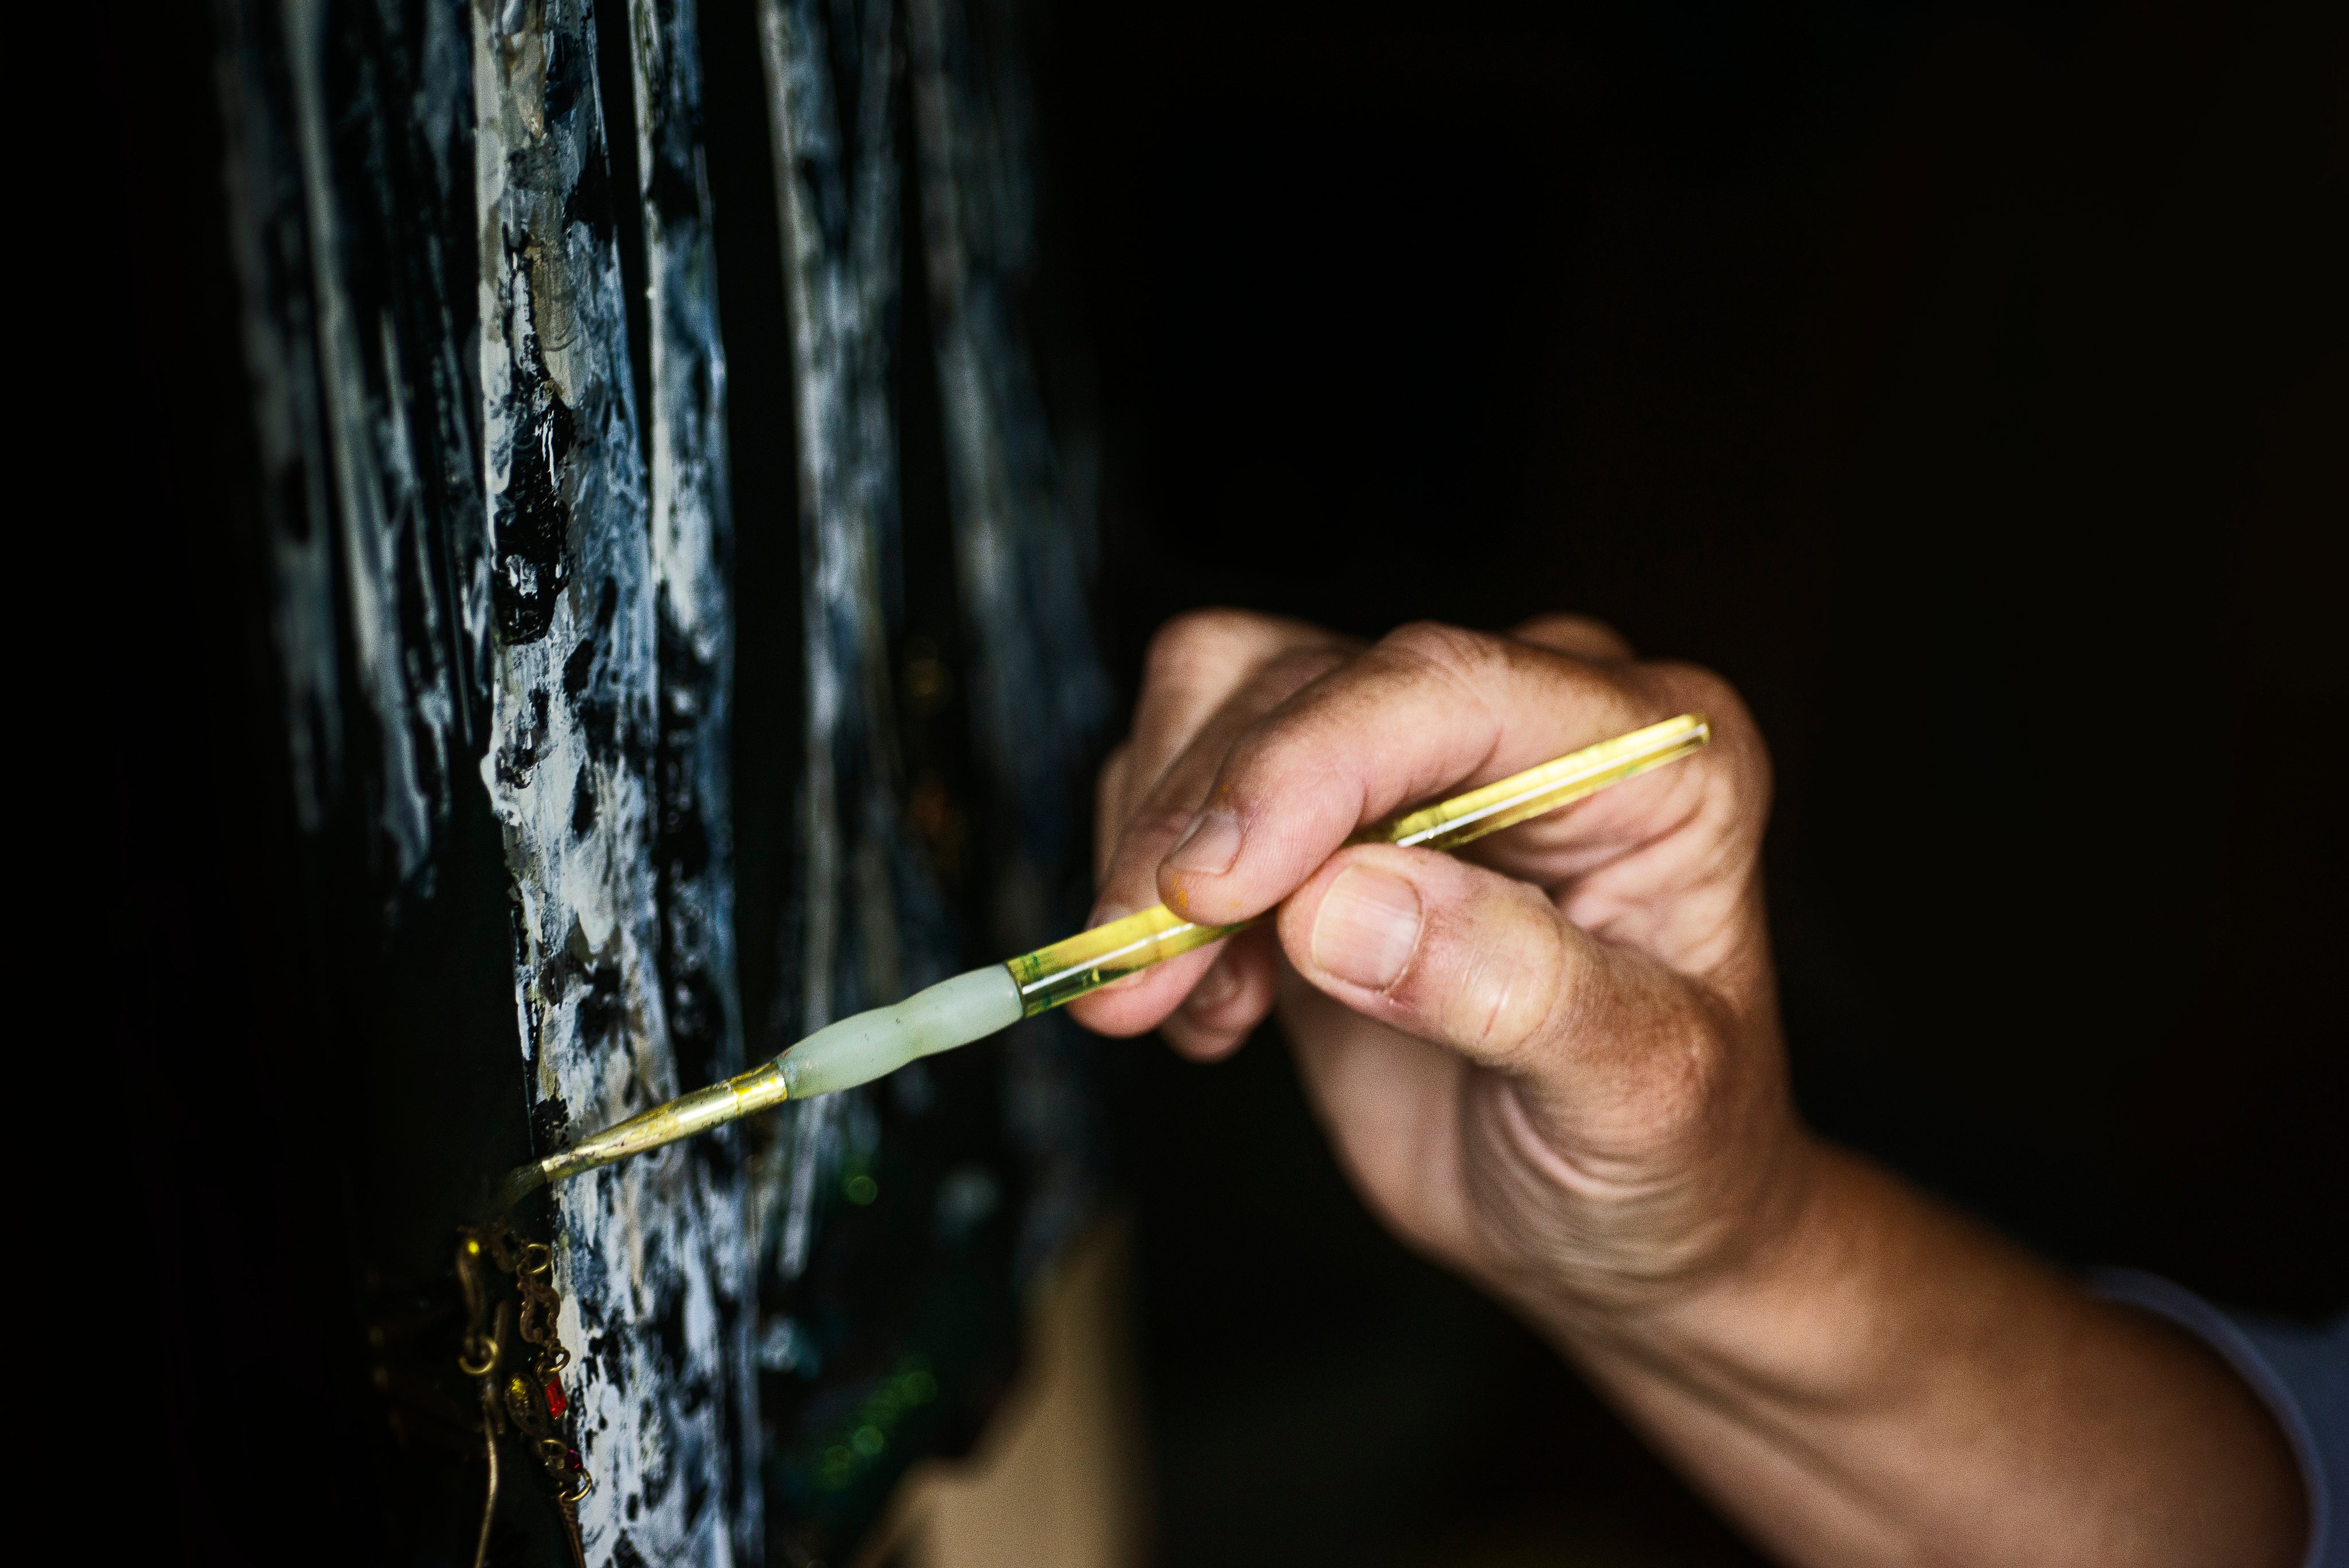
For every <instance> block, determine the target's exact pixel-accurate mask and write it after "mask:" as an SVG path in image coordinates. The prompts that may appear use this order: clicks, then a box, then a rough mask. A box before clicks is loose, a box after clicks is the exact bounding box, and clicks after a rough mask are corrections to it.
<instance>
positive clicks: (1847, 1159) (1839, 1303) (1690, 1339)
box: [1539, 1124, 1897, 1400]
mask: <svg viewBox="0 0 2349 1568" xmlns="http://www.w3.org/2000/svg"><path fill="white" fill-rule="evenodd" d="M1757 1175H1758V1179H1756V1180H1755V1181H1754V1184H1753V1188H1752V1190H1751V1191H1750V1193H1749V1194H1748V1195H1747V1196H1746V1199H1745V1200H1744V1202H1742V1203H1740V1204H1738V1205H1736V1206H1735V1208H1734V1209H1733V1210H1732V1212H1731V1213H1729V1214H1726V1215H1724V1216H1723V1219H1722V1220H1720V1221H1719V1223H1720V1225H1721V1231H1722V1233H1721V1234H1720V1235H1719V1237H1718V1238H1717V1239H1715V1241H1713V1244H1712V1245H1711V1246H1709V1247H1708V1248H1706V1249H1704V1250H1703V1251H1702V1253H1701V1254H1700V1255H1699V1256H1698V1257H1697V1258H1696V1259H1695V1260H1694V1261H1692V1262H1691V1263H1690V1264H1688V1265H1687V1266H1685V1267H1682V1268H1680V1269H1676V1270H1672V1271H1670V1272H1663V1273H1661V1274H1659V1275H1658V1276H1656V1277H1654V1278H1652V1279H1651V1280H1649V1281H1647V1282H1644V1288H1640V1289H1636V1290H1620V1291H1613V1292H1596V1291H1591V1290H1589V1289H1587V1288H1585V1289H1579V1290H1567V1291H1557V1292H1554V1293H1551V1294H1550V1295H1549V1297H1548V1298H1547V1303H1545V1305H1546V1310H1544V1311H1542V1312H1541V1313H1540V1314H1539V1315H1540V1318H1541V1320H1542V1324H1543V1326H1544V1327H1545V1328H1546V1329H1547V1331H1548V1332H1549V1333H1550V1334H1551V1336H1552V1337H1553V1338H1554V1339H1555V1340H1556V1341H1557V1342H1558V1343H1559V1344H1560V1345H1561V1347H1562V1348H1564V1349H1566V1350H1567V1351H1568V1354H1569V1355H1573V1356H1575V1358H1576V1359H1578V1360H1587V1359H1589V1358H1594V1357H1595V1358H1602V1359H1607V1360H1629V1361H1632V1362H1637V1363H1640V1364H1641V1365H1643V1366H1646V1367H1648V1368H1649V1369H1650V1370H1651V1371H1653V1372H1661V1373H1663V1374H1665V1375H1666V1376H1671V1378H1672V1380H1673V1381H1675V1382H1678V1383H1682V1384H1683V1385H1687V1386H1702V1387H1705V1388H1708V1389H1711V1390H1713V1391H1716V1392H1722V1393H1727V1392H1730V1391H1731V1390H1733V1389H1734V1388H1736V1387H1738V1386H1754V1387H1767V1388H1769V1389H1772V1390H1775V1391H1777V1392H1780V1393H1784V1394H1787V1395H1793V1396H1797V1397H1803V1398H1805V1399H1806V1400H1811V1399H1818V1398H1822V1397H1833V1396H1834V1395H1835V1393H1836V1392H1837V1390H1839V1389H1843V1388H1858V1387H1870V1388H1874V1389H1878V1390H1879V1391H1880V1390H1881V1388H1882V1387H1883V1376H1884V1373H1885V1370H1886V1365H1885V1364H1886V1363H1887V1362H1888V1361H1889V1356H1887V1355H1883V1354H1881V1353H1880V1352H1879V1349H1878V1337H1879V1334H1880V1331H1881V1330H1882V1329H1883V1327H1884V1326H1885V1325H1884V1324H1883V1323H1882V1321H1881V1317H1880V1315H1879V1313H1878V1307H1879V1306H1880V1304H1881V1303H1882V1300H1883V1296H1884V1286H1883V1278H1884V1276H1885V1275H1886V1273H1887V1272H1889V1267H1888V1265H1889V1260H1888V1257H1887V1251H1888V1239H1887V1237H1888V1228H1887V1225H1886V1221H1885V1218H1884V1216H1883V1215H1882V1213H1881V1212H1880V1209H1881V1204H1880V1201H1879V1199H1880V1196H1881V1195H1880V1194H1879V1193H1878V1192H1877V1191H1875V1190H1873V1189H1875V1188H1876V1187H1877V1186H1878V1183H1879V1182H1880V1178H1878V1177H1877V1176H1876V1173H1875V1172H1874V1171H1872V1170H1871V1169H1869V1168H1868V1167H1867V1166H1866V1165H1865V1164H1864V1163H1862V1162H1860V1161H1858V1160H1857V1159H1855V1158H1853V1157H1852V1156H1850V1155H1848V1154H1847V1153H1845V1152H1844V1151H1842V1150H1840V1149H1837V1148H1836V1147H1834V1146H1832V1145H1829V1144H1826V1143H1824V1142H1822V1141H1821V1140H1820V1139H1818V1138H1817V1137H1815V1136H1814V1135H1813V1134H1811V1133H1810V1131H1809V1130H1808V1129H1807V1128H1805V1127H1801V1126H1800V1125H1799V1124H1791V1125H1790V1127H1789V1128H1788V1131H1787V1133H1786V1136H1785V1138H1784V1140H1783V1143H1782V1144H1781V1146H1780V1147H1777V1148H1775V1149H1774V1150H1773V1151H1772V1154H1771V1157H1770V1158H1769V1160H1768V1162H1767V1164H1766V1166H1765V1167H1764V1168H1763V1169H1762V1170H1761V1171H1760V1172H1758V1173H1757ZM1891 1266H1892V1267H1897V1265H1891Z"/></svg>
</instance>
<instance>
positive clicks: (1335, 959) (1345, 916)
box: [1313, 866, 1419, 991]
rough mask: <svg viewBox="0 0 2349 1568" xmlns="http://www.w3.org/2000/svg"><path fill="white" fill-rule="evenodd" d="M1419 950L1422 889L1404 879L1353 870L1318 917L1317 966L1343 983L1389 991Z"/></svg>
mask: <svg viewBox="0 0 2349 1568" xmlns="http://www.w3.org/2000/svg"><path fill="white" fill-rule="evenodd" d="M1418 945H1419V889H1418V888H1414V887H1413V886H1412V885H1411V884H1410V883H1408V882H1406V881H1404V880H1403V879H1402V877H1396V876H1392V875H1390V874H1388V873H1387V872H1384V871H1373V870H1371V869H1370V868H1369V867H1363V866H1355V867H1348V868H1347V870H1346V871H1345V872H1344V873H1342V874H1341V875H1340V877H1339V878H1338V879H1337V880H1336V881H1335V882H1332V883H1331V884H1330V891H1329V892H1327V893H1325V894H1323V895H1322V898H1321V912H1320V913H1319V914H1318V915H1316V916H1315V917H1314V918H1313V961H1314V963H1315V964H1316V965H1317V966H1319V968H1320V969H1322V970H1324V971H1327V972H1329V973H1330V974H1333V975H1336V976H1337V977H1338V978H1339V979H1340V980H1345V981H1352V982H1353V983H1354V984H1356V985H1360V986H1367V987H1368V988H1370V989H1371V990H1372V991H1384V990H1385V989H1386V988H1387V987H1388V986H1390V985H1392V984H1393V983H1394V982H1395V981H1397V980H1398V979H1400V978H1401V977H1402V971H1403V968H1404V966H1405V965H1407V964H1409V963H1410V962H1411V954H1412V950H1413V948H1415V947H1417V946H1418Z"/></svg>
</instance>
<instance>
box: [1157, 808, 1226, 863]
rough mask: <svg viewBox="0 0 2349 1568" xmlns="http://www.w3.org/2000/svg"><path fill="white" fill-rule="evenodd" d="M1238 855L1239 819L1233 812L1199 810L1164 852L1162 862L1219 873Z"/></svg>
mask: <svg viewBox="0 0 2349 1568" xmlns="http://www.w3.org/2000/svg"><path fill="white" fill-rule="evenodd" d="M1239 857H1240V819H1239V814H1238V813H1237V812H1230V811H1223V810H1216V811H1203V812H1201V813H1200V814H1199V815H1196V816H1195V817H1193V818H1192V819H1191V831H1190V832H1188V833H1185V835H1184V836H1183V841H1182V842H1181V843H1179V844H1177V845H1175V846H1174V848H1173V849H1171V850H1169V851H1167V854H1166V864H1167V865H1169V866H1172V867H1174V869H1175V870H1177V871H1193V872H1197V873H1199V874H1200V875H1203V876H1207V877H1220V876H1222V875H1223V874H1224V873H1225V872H1226V871H1228V870H1230V869H1231V868H1232V862H1233V861H1235V860H1237V859H1238V858H1239Z"/></svg>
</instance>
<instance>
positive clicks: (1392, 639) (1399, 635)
mask: <svg viewBox="0 0 2349 1568" xmlns="http://www.w3.org/2000/svg"><path fill="white" fill-rule="evenodd" d="M1379 647H1380V648H1381V649H1382V650H1384V651H1385V652H1387V653H1388V654H1389V655H1391V656H1392V657H1394V658H1396V659H1400V660H1402V662H1404V663H1406V664H1413V665H1419V666H1423V667H1424V668H1427V669H1429V670H1433V671H1434V672H1436V673H1439V674H1442V675H1444V676H1447V677H1451V678H1454V679H1459V680H1467V681H1470V682H1471V683H1473V682H1474V681H1475V678H1476V677H1477V676H1478V675H1480V674H1482V673H1483V672H1484V671H1485V670H1487V669H1489V668H1490V667H1491V666H1492V664H1493V662H1494V660H1495V659H1496V658H1497V657H1499V654H1500V644H1499V639H1496V638H1492V637H1487V636H1486V635H1485V634H1484V633H1483V632H1476V631H1469V630H1467V629H1465V628H1462V627H1456V626H1447V625H1445V624H1444V622H1442V621H1434V620H1415V621H1413V622H1411V623H1410V624H1408V625H1405V626H1400V627H1397V628H1395V629H1394V630H1392V631H1391V632H1389V633H1388V634H1387V635H1386V636H1385V637H1383V638H1381V639H1380V640H1379Z"/></svg>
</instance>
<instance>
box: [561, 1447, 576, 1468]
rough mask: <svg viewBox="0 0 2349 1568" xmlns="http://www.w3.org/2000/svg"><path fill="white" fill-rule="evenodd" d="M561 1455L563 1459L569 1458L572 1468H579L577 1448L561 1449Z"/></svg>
mask: <svg viewBox="0 0 2349 1568" xmlns="http://www.w3.org/2000/svg"><path fill="white" fill-rule="evenodd" d="M563 1457H564V1459H568V1460H570V1461H571V1468H572V1469H574V1470H575V1469H578V1468H579V1450H578V1449H564V1450H563Z"/></svg>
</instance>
